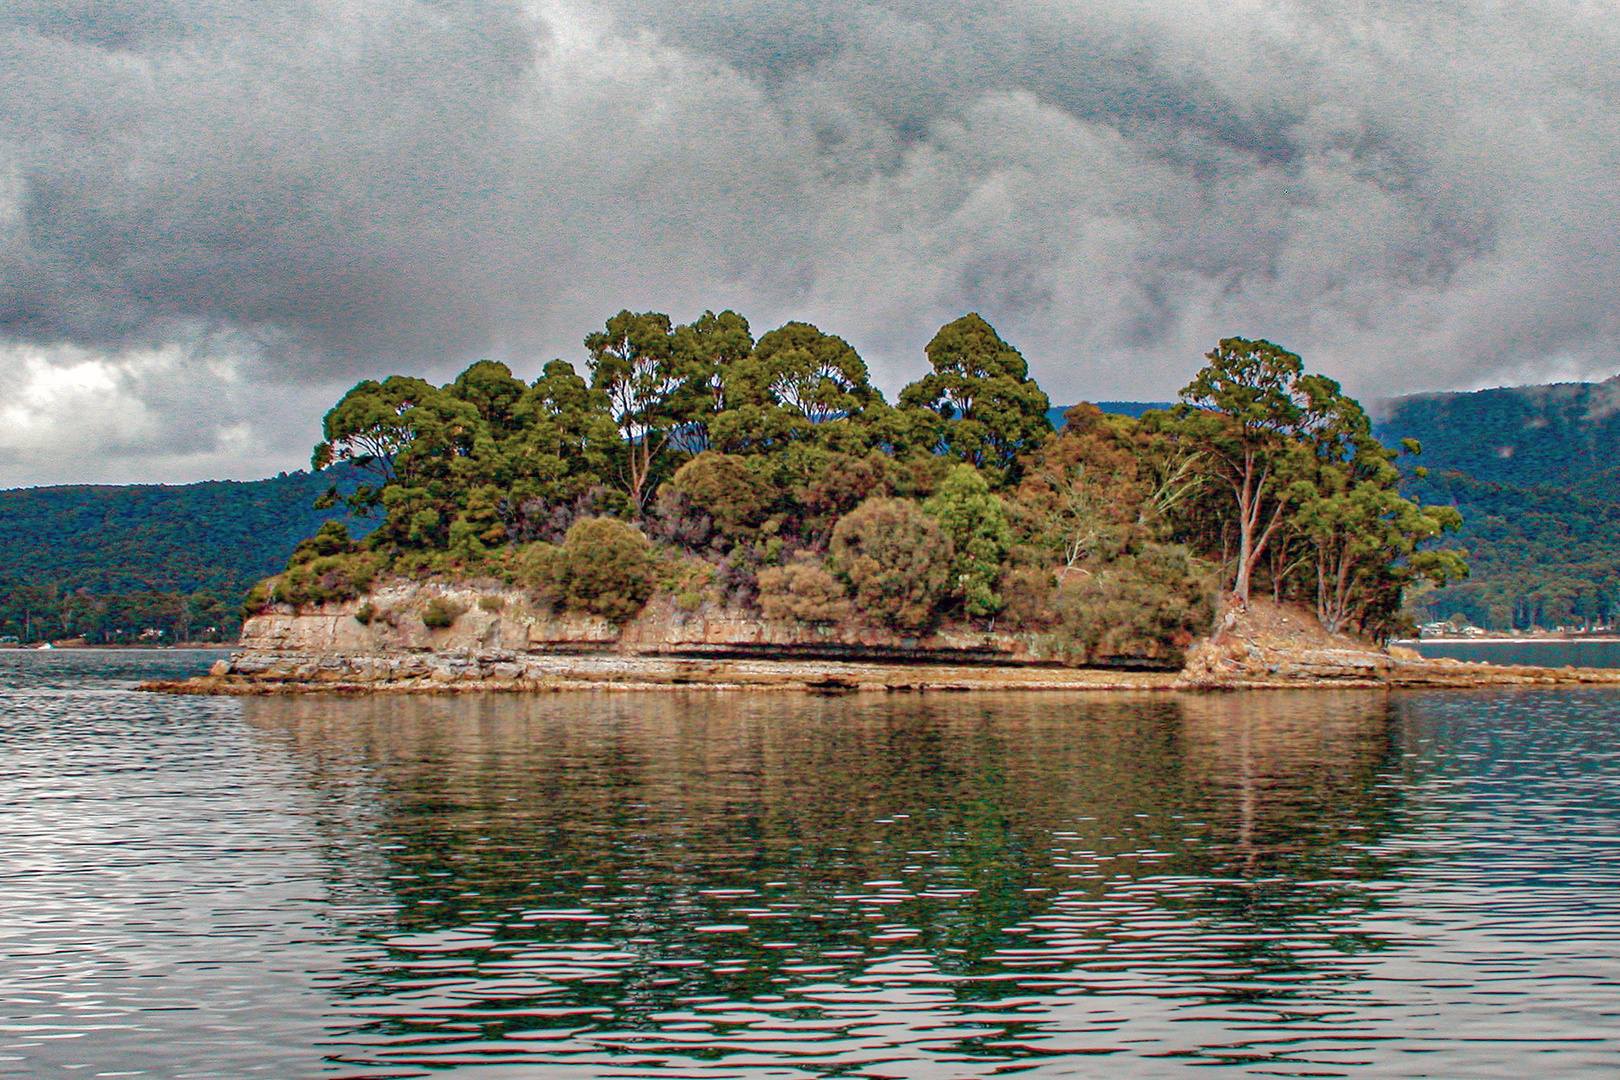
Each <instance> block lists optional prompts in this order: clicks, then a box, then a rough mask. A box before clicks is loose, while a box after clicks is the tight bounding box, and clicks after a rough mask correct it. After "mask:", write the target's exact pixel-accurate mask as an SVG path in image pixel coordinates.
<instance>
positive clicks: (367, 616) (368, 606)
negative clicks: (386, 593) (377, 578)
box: [354, 600, 377, 626]
mask: <svg viewBox="0 0 1620 1080" xmlns="http://www.w3.org/2000/svg"><path fill="white" fill-rule="evenodd" d="M376 617H377V605H375V604H373V603H372V602H371V601H370V600H367V601H366V602H365V603H363V604H361V605H360V606H359V608H357V609H356V610H355V613H354V621H355V622H357V623H359V624H360V625H361V626H370V625H371V622H372V620H373V619H375V618H376Z"/></svg>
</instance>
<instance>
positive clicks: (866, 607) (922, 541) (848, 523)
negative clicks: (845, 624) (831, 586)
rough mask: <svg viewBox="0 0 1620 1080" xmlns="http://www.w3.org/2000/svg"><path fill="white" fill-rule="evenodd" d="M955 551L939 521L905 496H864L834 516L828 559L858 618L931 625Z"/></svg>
mask: <svg viewBox="0 0 1620 1080" xmlns="http://www.w3.org/2000/svg"><path fill="white" fill-rule="evenodd" d="M954 555H955V552H954V551H953V549H952V547H951V539H950V537H949V536H947V535H946V534H945V532H944V531H943V530H942V529H941V528H940V526H939V522H938V521H936V520H934V519H933V518H931V517H929V516H928V515H927V514H925V513H923V512H922V511H921V510H919V509H918V508H917V506H916V505H915V504H914V503H911V502H908V501H906V500H905V499H883V498H873V499H867V500H866V501H865V502H863V503H861V505H859V506H857V507H856V508H855V509H854V510H851V511H850V512H849V513H847V514H845V515H844V516H843V517H842V518H839V519H838V524H837V525H836V526H834V528H833V536H832V547H831V551H830V558H831V561H832V566H833V570H834V572H835V573H836V574H837V575H838V576H839V577H840V578H841V579H843V581H844V582H846V583H847V584H848V585H849V587H850V588H851V589H852V590H853V591H854V595H855V607H856V610H857V611H859V612H860V613H861V615H862V617H864V618H867V619H869V620H871V621H873V622H877V623H880V624H882V625H886V626H890V627H893V628H895V629H897V630H911V631H916V630H922V629H924V628H926V627H928V626H930V625H932V624H933V622H934V621H935V618H936V616H937V613H938V610H939V603H940V600H941V599H942V598H943V597H944V595H945V591H946V587H947V585H948V584H949V582H950V574H951V560H952V558H953V557H954Z"/></svg>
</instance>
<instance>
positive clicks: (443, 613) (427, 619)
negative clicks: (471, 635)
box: [422, 596, 467, 630]
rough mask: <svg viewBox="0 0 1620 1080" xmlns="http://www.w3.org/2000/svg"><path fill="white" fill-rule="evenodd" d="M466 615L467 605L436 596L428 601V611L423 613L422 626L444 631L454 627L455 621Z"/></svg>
mask: <svg viewBox="0 0 1620 1080" xmlns="http://www.w3.org/2000/svg"><path fill="white" fill-rule="evenodd" d="M466 613H467V605H465V604H458V603H456V602H455V601H454V600H447V599H445V598H444V597H442V596H435V597H434V598H433V599H432V600H429V601H428V606H427V608H426V610H424V611H423V612H422V625H423V626H426V627H427V628H428V629H429V630H443V629H446V628H447V627H450V626H453V625H454V624H455V621H456V620H457V619H459V618H461V617H462V616H463V615H465V614H466Z"/></svg>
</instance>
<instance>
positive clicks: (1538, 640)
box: [1390, 634, 1620, 649]
mask: <svg viewBox="0 0 1620 1080" xmlns="http://www.w3.org/2000/svg"><path fill="white" fill-rule="evenodd" d="M1583 641H1591V642H1595V643H1599V644H1615V643H1620V637H1617V636H1604V637H1596V636H1587V635H1585V634H1580V635H1572V636H1570V637H1539V636H1538V637H1502V636H1500V635H1496V634H1491V635H1482V636H1480V637H1439V638H1397V639H1395V640H1394V641H1391V642H1390V644H1391V645H1402V646H1405V647H1406V648H1408V649H1412V648H1417V647H1419V646H1422V645H1536V644H1549V645H1570V644H1578V643H1580V642H1583Z"/></svg>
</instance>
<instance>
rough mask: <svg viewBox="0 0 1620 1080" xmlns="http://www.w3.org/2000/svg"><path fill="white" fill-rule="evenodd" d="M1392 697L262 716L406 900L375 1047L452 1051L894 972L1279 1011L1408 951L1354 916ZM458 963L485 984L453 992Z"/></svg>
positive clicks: (407, 703)
mask: <svg viewBox="0 0 1620 1080" xmlns="http://www.w3.org/2000/svg"><path fill="white" fill-rule="evenodd" d="M1387 702H1388V699H1387V698H1386V697H1385V696H1384V695H1381V694H1377V693H1358V692H1347V693H1342V694H1341V693H1323V692H1321V691H1312V692H1304V693H1298V694H1293V693H1273V694H1266V695H1253V694H1249V695H1214V696H1193V697H1176V698H1166V697H1162V696H1147V695H1119V696H1103V695H1095V694H1092V695H1084V696H1081V695H1074V696H1069V695H1053V694H1045V695H992V694H986V695H974V696H971V697H968V696H961V697H956V696H923V697H917V696H901V695H895V696H892V697H887V698H882V699H876V700H874V699H872V698H869V697H861V698H832V699H828V698H800V697H788V696H785V695H772V696H769V697H765V696H748V695H737V696H722V695H714V694H693V695H681V694H660V695H634V696H615V695H600V694H579V695H555V696H547V697H524V696H514V695H501V696H490V697H480V698H451V699H446V698H419V697H401V696H376V697H367V698H360V699H348V700H333V699H312V698H264V699H248V700H246V701H244V703H243V706H244V709H245V710H246V712H247V716H248V718H249V720H250V722H251V723H252V724H253V725H254V726H255V727H256V728H258V729H259V730H260V731H261V732H262V733H263V734H264V735H265V736H266V737H268V738H270V739H271V741H272V742H276V743H280V742H282V741H283V740H286V744H287V745H288V747H289V748H290V749H291V751H292V754H293V760H294V761H295V762H296V763H297V766H298V767H299V768H300V769H302V770H304V772H305V775H306V777H307V782H308V784H309V786H310V787H311V788H312V789H314V790H315V791H317V792H318V793H320V795H321V799H320V800H319V801H317V802H316V803H315V804H314V805H316V806H317V807H318V809H317V810H316V811H315V813H316V814H317V815H318V816H319V817H320V818H321V820H322V824H323V826H324V827H326V828H328V829H330V831H331V833H332V835H333V838H334V845H333V847H332V849H331V850H332V852H333V882H332V884H333V888H334V893H335V894H336V895H355V896H362V895H369V896H371V897H372V898H373V900H374V899H375V897H376V896H378V895H384V896H391V897H392V898H393V902H392V903H390V904H388V905H386V906H385V909H384V910H383V911H382V912H377V913H376V914H373V915H370V916H366V917H359V918H358V921H357V922H356V923H354V924H352V925H354V927H355V929H357V930H358V931H359V932H360V934H361V936H362V937H364V938H366V939H369V940H371V941H374V942H376V943H377V944H379V945H381V946H384V952H383V953H382V954H381V957H382V958H380V959H379V960H378V961H376V962H372V963H368V964H366V965H364V967H363V969H359V970H356V971H355V972H354V981H353V983H352V984H351V985H350V986H349V987H348V989H347V990H346V993H347V994H348V995H349V996H350V997H351V998H352V999H353V1000H354V1001H355V1002H356V1003H357V1011H358V1012H360V1013H368V1010H367V1009H366V1008H358V1005H359V1004H360V1003H365V1002H371V1003H374V1004H375V1003H378V1002H388V1003H390V1004H389V1007H388V1008H384V1009H380V1010H379V1012H378V1014H377V1018H376V1019H375V1020H374V1021H373V1022H372V1023H371V1024H370V1025H369V1026H365V1027H362V1028H361V1029H359V1030H357V1031H356V1032H355V1037H356V1038H357V1039H358V1040H359V1041H362V1042H365V1041H368V1040H373V1039H376V1040H383V1041H388V1040H392V1039H396V1038H399V1039H405V1038H410V1039H416V1038H423V1037H436V1038H438V1039H444V1040H448V1041H450V1042H452V1043H454V1042H457V1041H459V1040H462V1039H465V1038H470V1037H473V1036H475V1035H476V1037H478V1038H486V1039H487V1038H496V1039H499V1038H501V1037H502V1036H506V1035H511V1034H513V1033H515V1032H528V1033H530V1034H531V1035H532V1036H533V1037H536V1038H543V1037H545V1034H546V1033H547V1032H549V1031H551V1030H552V1028H554V1027H556V1025H557V1024H559V1023H561V1021H560V1020H559V1019H558V1018H559V1017H560V1016H562V1015H563V1014H567V1015H568V1016H569V1017H571V1019H569V1020H568V1026H569V1028H570V1030H576V1029H578V1028H579V1026H580V1025H581V1024H583V1025H585V1026H586V1027H588V1028H595V1029H600V1030H601V1031H603V1032H607V1031H619V1030H622V1029H634V1030H641V1031H645V1030H658V1031H661V1032H664V1034H665V1035H666V1036H667V1035H668V1031H667V1030H666V1028H667V1027H668V1025H669V1023H670V1021H668V1020H667V1017H666V1016H665V1014H666V1013H667V1012H668V1010H670V1009H674V1008H676V1007H677V1006H678V1005H679V1004H680V1003H681V1002H683V1001H688V1000H689V999H690V998H692V996H693V995H697V996H701V997H708V998H712V999H713V1000H716V1001H726V1002H733V1003H737V1002H749V1001H754V1000H755V999H756V998H759V997H760V996H761V995H764V996H765V997H766V998H773V997H774V998H776V999H778V1000H784V999H785V1000H789V1001H799V1004H800V1005H805V1004H806V1003H805V1002H804V1001H802V1000H799V998H798V997H796V995H802V994H811V995H812V996H814V995H815V994H816V993H824V992H825V991H826V988H827V987H841V988H846V989H847V988H849V987H852V986H859V985H862V984H863V981H874V980H875V981H877V982H880V983H883V984H884V985H889V984H890V983H892V982H894V981H895V980H899V982H900V983H904V984H907V985H912V986H914V987H917V988H923V989H926V991H927V993H928V994H930V995H934V996H935V997H937V996H938V995H941V994H943V995H945V999H946V1000H949V1001H954V1002H957V1003H959V1004H960V1003H965V1002H968V1001H975V1002H978V1003H980V1004H981V1005H988V1004H991V1003H994V1002H998V1001H1002V1000H1008V999H1013V998H1017V997H1018V996H1020V995H1024V996H1027V995H1029V994H1042V995H1050V994H1066V993H1088V992H1092V991H1098V990H1111V991H1119V990H1122V989H1128V990H1130V991H1132V992H1135V993H1147V994H1160V993H1163V994H1169V993H1171V992H1172V991H1173V992H1174V994H1176V995H1182V996H1184V995H1185V994H1187V993H1189V992H1191V993H1193V994H1194V995H1195V996H1196V997H1198V998H1200V999H1201V1000H1204V1001H1206V1002H1207V1001H1215V1000H1233V999H1234V998H1242V999H1244V1000H1265V999H1268V997H1269V996H1271V995H1273V994H1277V995H1281V996H1283V997H1292V996H1295V995H1297V994H1298V992H1299V989H1300V986H1301V985H1302V984H1304V985H1309V984H1310V983H1311V982H1312V981H1313V980H1315V981H1317V982H1335V981H1338V980H1340V979H1342V978H1344V977H1345V976H1346V975H1347V974H1348V973H1350V972H1351V971H1352V970H1353V968H1354V964H1355V963H1356V961H1355V959H1354V956H1355V953H1356V952H1358V951H1359V950H1361V949H1364V948H1367V947H1375V946H1377V944H1378V942H1376V941H1372V940H1370V939H1368V938H1367V937H1366V936H1365V933H1364V931H1363V929H1362V928H1360V927H1358V926H1357V922H1358V919H1357V916H1358V912H1360V911H1363V910H1364V909H1365V907H1366V905H1367V904H1368V903H1370V902H1371V900H1370V896H1371V893H1369V892H1368V891H1367V889H1366V888H1365V887H1364V886H1363V884H1362V882H1363V881H1364V880H1367V879H1372V878H1383V877H1386V876H1387V875H1388V874H1389V872H1390V870H1391V867H1390V866H1389V865H1387V863H1386V862H1385V861H1383V860H1381V859H1380V857H1378V856H1376V855H1374V854H1370V853H1369V852H1368V850H1367V849H1368V848H1370V847H1373V846H1374V845H1376V843H1377V842H1378V840H1379V838H1380V837H1381V836H1382V835H1383V834H1385V833H1386V832H1387V831H1388V830H1389V829H1390V828H1391V827H1392V824H1393V822H1394V819H1395V814H1396V811H1397V810H1398V809H1399V807H1398V806H1396V805H1393V802H1394V800H1395V799H1396V798H1397V796H1396V795H1395V793H1394V792H1395V789H1394V788H1393V787H1392V786H1380V785H1379V782H1378V778H1379V776H1380V775H1381V774H1386V773H1388V772H1390V771H1391V770H1393V769H1394V768H1395V767H1397V765H1398V762H1399V750H1398V748H1397V743H1398V738H1397V736H1396V734H1395V733H1394V732H1393V731H1392V723H1391V719H1390V717H1391V713H1390V709H1389V706H1388V704H1387ZM351 832H354V833H355V834H354V835H349V834H350V833H351ZM338 841H344V842H343V843H341V844H340V843H338ZM372 910H373V911H376V909H375V908H373V909H372ZM458 980H460V981H461V982H462V983H466V981H467V980H473V983H472V985H474V986H476V987H477V989H476V990H474V991H469V992H466V993H462V994H460V995H456V994H451V995H450V996H448V997H444V998H442V999H437V998H434V995H431V994H429V995H427V996H426V997H424V996H422V994H423V987H426V986H440V985H445V986H449V985H451V984H455V983H456V982H457V981H458ZM1269 980H1277V981H1276V982H1275V984H1274V985H1273V984H1272V983H1271V982H1270V981H1269ZM817 988H820V989H819V990H818V989H817ZM430 998H434V1000H431V1001H430V1000H429V999H430ZM412 1001H416V1002H418V1003H419V1006H420V1007H417V1006H413V1005H411V1004H410V1003H411V1002H412ZM829 1007H830V1006H828V1005H827V1003H826V1001H821V1003H820V1004H819V1005H817V1006H816V1008H817V1009H819V1010H822V1013H824V1012H825V1010H826V1009H828V1008H829ZM559 1010H560V1011H559ZM582 1010H583V1011H582ZM818 1015H821V1013H818ZM661 1017H662V1018H663V1019H660V1018H661ZM823 1018H824V1019H825V1017H823ZM705 1023H708V1024H709V1025H710V1026H709V1027H706V1028H704V1029H703V1030H705V1031H708V1032H710V1034H711V1036H712V1035H713V1034H714V1032H716V1031H719V1030H722V1029H723V1027H724V1025H721V1028H716V1027H714V1025H713V1022H712V1021H706V1022H705ZM458 1024H459V1025H463V1026H462V1027H456V1026H455V1025H458ZM1007 1024H1011V1025H1012V1026H1011V1027H1008V1026H1007ZM835 1026H836V1025H835ZM1017 1026H1018V1025H1017V1022H1016V1021H1014V1020H1006V1021H1005V1022H1004V1023H1003V1025H1002V1030H1003V1031H1011V1030H1013V1029H1015V1028H1017ZM603 1037H604V1038H606V1036H605V1035H604V1036H603ZM430 1041H432V1039H431V1038H430ZM610 1041H611V1040H610ZM1033 1046H1034V1044H1031V1047H1032V1048H1033ZM1002 1049H1003V1050H1006V1048H1005V1047H1003V1048H1002ZM532 1050H533V1045H530V1046H529V1047H528V1048H527V1050H526V1052H528V1051H532ZM986 1052H988V1051H986ZM998 1052H1000V1051H998ZM1008 1052H1011V1051H1008ZM1032 1052H1034V1051H1033V1049H1032ZM362 1056H363V1055H362ZM497 1056H498V1055H497ZM1014 1056H1016V1054H1015V1055H1014ZM525 1060H530V1059H529V1058H525Z"/></svg>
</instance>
